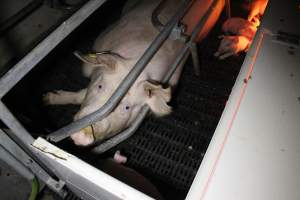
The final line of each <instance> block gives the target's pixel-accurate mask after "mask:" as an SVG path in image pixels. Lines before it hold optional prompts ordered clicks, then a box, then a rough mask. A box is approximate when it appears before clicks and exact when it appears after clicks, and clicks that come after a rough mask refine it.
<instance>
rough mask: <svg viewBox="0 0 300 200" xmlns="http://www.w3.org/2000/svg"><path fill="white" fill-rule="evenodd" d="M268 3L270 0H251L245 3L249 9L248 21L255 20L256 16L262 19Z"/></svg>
mask: <svg viewBox="0 0 300 200" xmlns="http://www.w3.org/2000/svg"><path fill="white" fill-rule="evenodd" d="M267 5H268V0H251V2H249V3H247V4H246V5H244V7H245V8H246V9H247V10H248V11H249V14H248V21H249V22H251V21H253V20H255V18H258V19H260V18H261V16H262V15H263V14H264V12H265V9H266V7H267Z"/></svg>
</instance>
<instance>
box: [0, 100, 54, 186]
mask: <svg viewBox="0 0 300 200" xmlns="http://www.w3.org/2000/svg"><path fill="white" fill-rule="evenodd" d="M0 119H1V120H2V121H3V123H4V124H5V125H6V126H7V127H8V128H9V129H10V130H11V131H9V132H8V133H7V135H8V136H9V137H10V138H11V139H12V140H13V141H14V142H15V143H16V144H17V145H18V146H19V147H20V148H21V149H22V150H23V151H24V152H26V154H27V155H29V156H30V157H31V158H32V162H33V161H34V162H35V163H37V165H39V166H40V167H39V168H37V171H35V173H42V174H43V176H47V177H48V179H49V180H53V179H52V178H51V177H56V175H55V173H54V172H53V171H52V170H51V168H50V167H49V165H48V163H47V162H46V161H43V162H41V161H40V157H38V155H37V154H36V153H35V152H33V151H32V146H31V144H32V142H33V141H34V138H33V137H32V136H31V135H30V134H29V133H28V132H27V131H26V129H25V128H24V127H23V126H22V125H21V124H20V123H19V122H18V120H17V119H16V118H15V117H14V116H13V115H12V113H11V112H10V111H9V110H8V108H7V107H6V106H5V105H4V104H3V103H2V102H1V101H0ZM1 132H2V131H0V133H1ZM48 182H49V181H48ZM52 182H54V183H55V182H56V181H55V180H53V181H52ZM49 183H50V182H49ZM56 183H57V182H56Z"/></svg>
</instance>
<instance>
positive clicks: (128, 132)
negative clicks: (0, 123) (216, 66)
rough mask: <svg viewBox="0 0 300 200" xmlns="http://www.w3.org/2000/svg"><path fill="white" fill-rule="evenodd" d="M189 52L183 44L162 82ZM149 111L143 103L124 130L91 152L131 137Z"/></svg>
mask: <svg viewBox="0 0 300 200" xmlns="http://www.w3.org/2000/svg"><path fill="white" fill-rule="evenodd" d="M188 54H189V51H188V46H185V47H184V48H182V49H181V51H180V53H179V54H178V56H177V57H176V59H175V61H174V63H173V64H172V65H171V67H170V69H169V70H168V72H167V73H166V75H165V77H164V79H163V81H162V83H168V82H169V80H170V79H171V77H172V75H173V74H174V72H175V71H176V69H177V68H178V66H179V64H180V63H181V62H182V60H183V59H184V58H185V57H187V56H188ZM149 111H150V108H149V106H148V105H144V106H143V108H142V110H141V112H140V114H139V115H138V117H137V118H136V120H135V121H134V123H133V124H132V125H131V126H130V127H129V128H127V129H126V130H125V131H123V132H121V133H119V134H118V135H116V136H114V137H112V138H110V139H108V140H106V141H104V142H103V143H102V144H100V145H99V146H97V147H95V148H93V150H92V151H93V152H94V153H98V154H100V153H104V152H105V151H107V150H109V149H111V148H112V147H114V146H116V145H118V144H120V143H121V142H123V141H124V140H126V139H128V138H129V137H131V136H132V135H133V134H134V133H135V131H136V130H137V129H138V128H139V126H140V125H141V123H142V122H143V120H144V118H145V117H146V116H147V114H148V112H149Z"/></svg>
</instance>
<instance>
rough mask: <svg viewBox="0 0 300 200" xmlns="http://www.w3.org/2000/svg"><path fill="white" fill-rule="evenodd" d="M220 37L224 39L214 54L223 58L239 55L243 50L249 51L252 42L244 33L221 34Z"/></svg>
mask: <svg viewBox="0 0 300 200" xmlns="http://www.w3.org/2000/svg"><path fill="white" fill-rule="evenodd" d="M219 39H222V40H221V44H220V46H219V48H218V51H217V52H216V53H215V54H214V56H216V57H219V59H221V60H223V59H225V58H227V57H229V56H232V55H237V54H238V53H239V52H242V51H245V52H247V51H248V49H249V46H250V44H251V41H250V40H249V38H247V37H245V36H242V35H234V36H230V35H221V36H219Z"/></svg>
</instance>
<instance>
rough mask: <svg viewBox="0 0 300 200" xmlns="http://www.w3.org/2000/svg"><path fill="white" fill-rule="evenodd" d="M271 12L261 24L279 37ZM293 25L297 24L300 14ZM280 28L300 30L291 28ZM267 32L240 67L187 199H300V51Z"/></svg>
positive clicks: (269, 10) (288, 26) (258, 39)
mask: <svg viewBox="0 0 300 200" xmlns="http://www.w3.org/2000/svg"><path fill="white" fill-rule="evenodd" d="M271 3H273V2H271ZM271 5H274V6H275V8H276V9H275V10H278V8H279V7H278V6H280V5H279V4H278V2H277V4H276V2H274V4H271ZM290 5H295V4H293V3H291V4H290ZM287 7H288V6H287V5H285V6H283V8H287ZM290 11H291V12H292V9H290ZM267 12H268V13H267V15H266V16H265V17H264V22H263V25H264V27H265V28H268V25H270V29H269V30H271V31H272V32H273V33H277V30H276V26H274V24H276V23H277V21H276V20H277V19H276V18H274V15H273V16H272V15H271V14H270V13H272V7H269V8H268V9H267ZM273 13H274V12H273ZM283 13H285V16H288V14H287V13H288V12H285V11H284V12H283ZM298 14H299V12H298ZM281 15H283V14H280V16H281ZM293 16H294V15H293ZM270 17H273V19H271V18H270ZM297 20H298V21H297ZM274 21H276V23H273V22H274ZM294 21H295V24H297V23H299V21H300V20H299V15H298V18H294ZM294 21H291V20H289V21H288V23H292V24H294ZM285 23H287V21H285ZM282 27H287V30H288V31H289V32H291V33H298V32H299V29H297V26H294V27H293V26H292V25H291V24H289V25H281V26H279V28H282ZM293 30H295V31H293ZM264 31H265V30H264V29H261V30H260V33H259V34H258V35H257V36H256V39H255V42H254V45H253V46H252V48H251V50H250V52H249V53H248V55H247V57H246V60H245V62H244V64H243V66H242V69H241V72H240V74H239V77H238V79H237V81H236V83H235V86H234V88H233V92H232V94H231V95H230V98H229V100H228V102H227V106H226V108H225V110H224V112H223V115H222V117H221V120H220V122H219V124H218V127H217V129H216V131H215V134H214V136H213V139H212V141H211V143H210V145H209V148H208V150H207V153H206V155H205V158H204V160H203V161H202V164H201V166H200V169H199V171H198V173H197V175H196V178H195V180H194V183H193V185H192V187H191V189H190V191H189V194H188V196H187V199H189V200H191V199H197V200H199V199H201V200H204V199H205V200H219V199H222V200H235V199H238V200H239V199H243V200H254V199H255V200H290V199H292V200H299V199H300V189H299V186H300V49H299V47H297V48H296V49H295V50H293V51H294V55H290V54H289V53H288V51H290V49H289V46H290V45H283V44H279V43H276V42H274V41H273V39H274V37H272V36H271V35H270V34H264ZM267 32H269V31H267ZM260 43H261V45H260ZM259 46H261V48H260V49H259ZM257 49H258V50H259V51H258V50H257ZM257 51H258V52H257ZM256 52H257V53H258V54H257V55H258V56H257V59H255V53H256ZM252 62H253V65H252ZM252 66H253V71H252ZM250 75H251V79H249V80H248V82H247V83H245V82H244V79H245V78H246V79H248V78H250Z"/></svg>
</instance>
